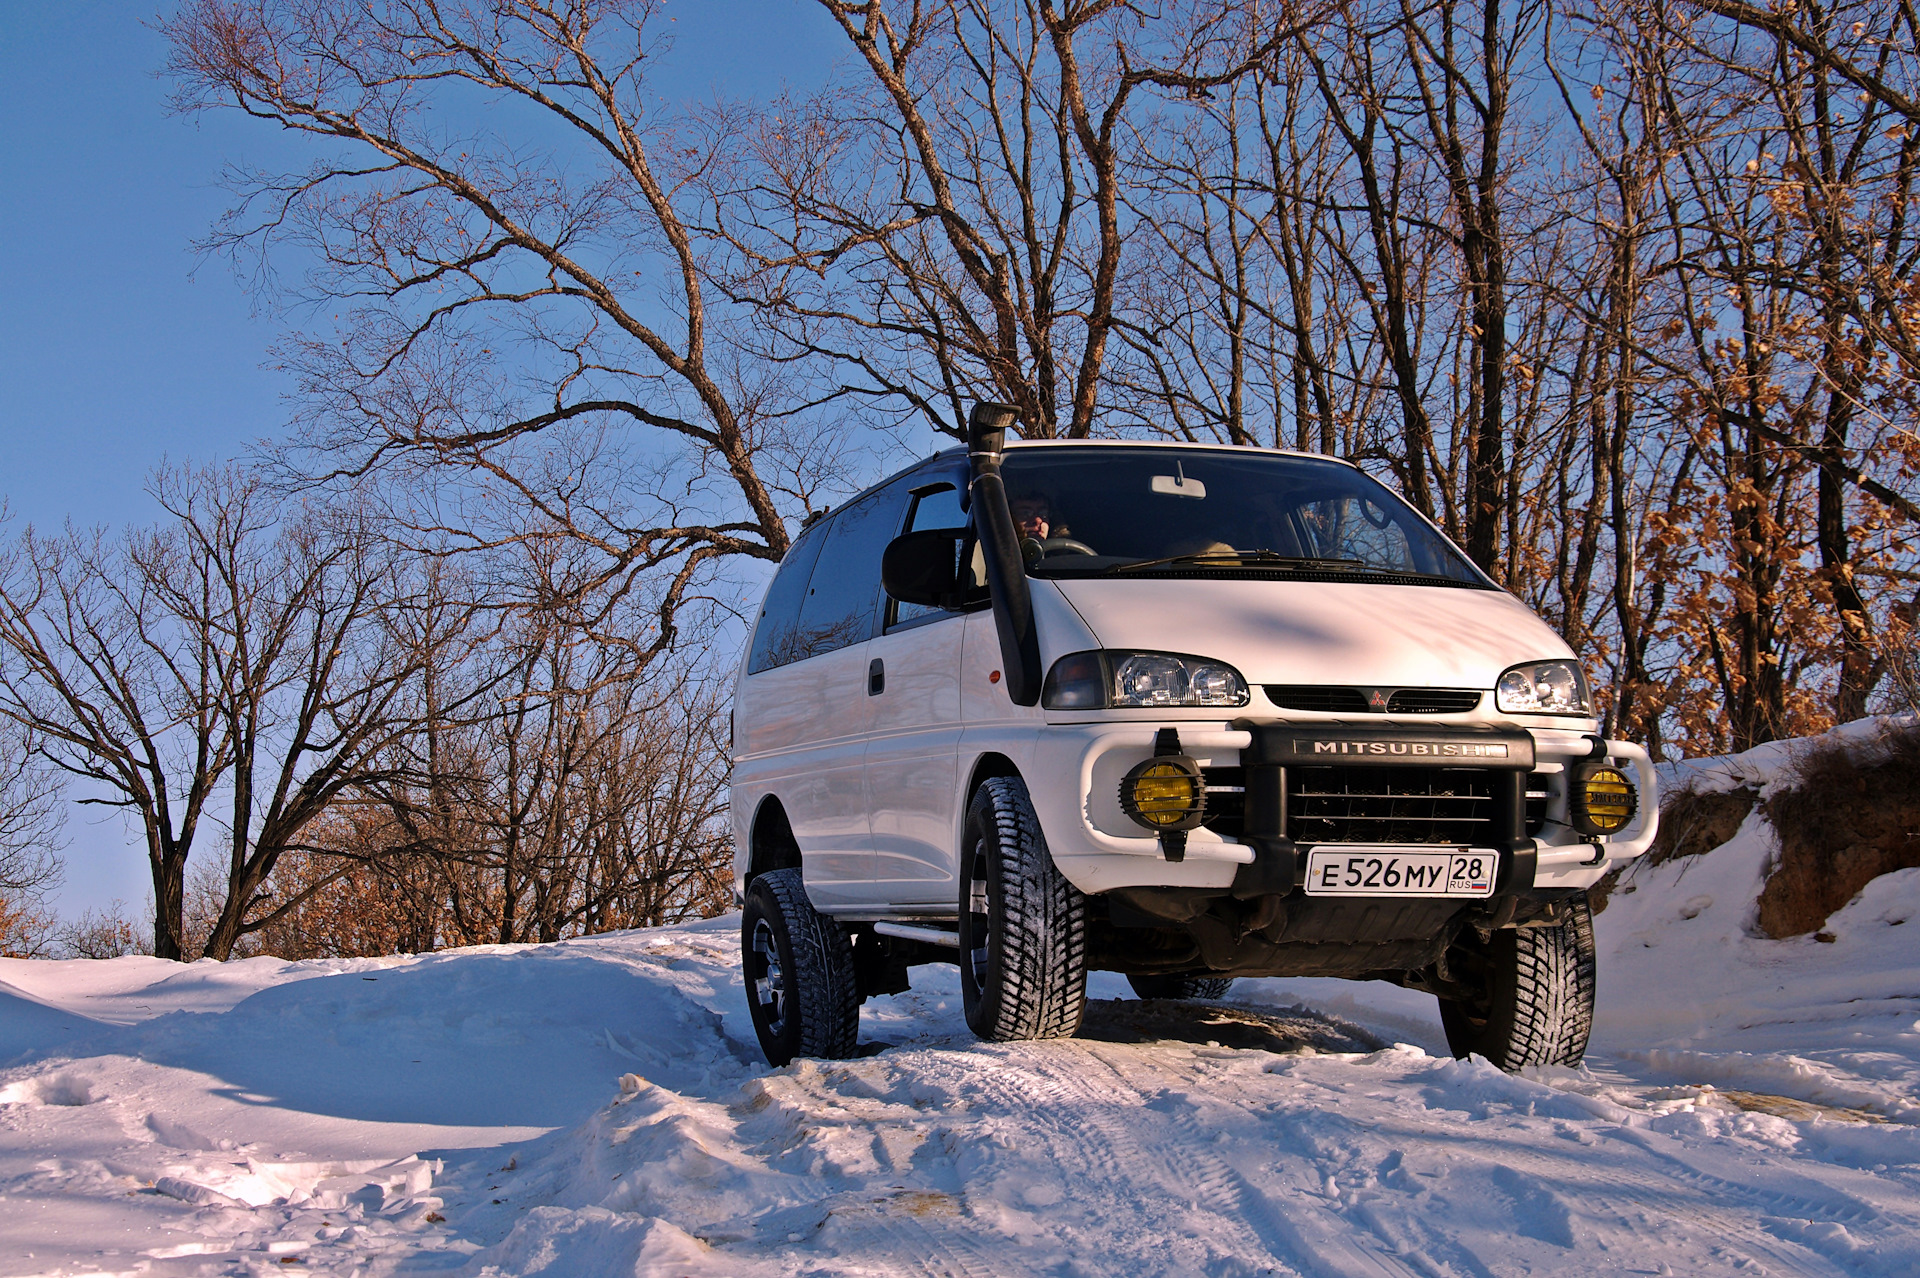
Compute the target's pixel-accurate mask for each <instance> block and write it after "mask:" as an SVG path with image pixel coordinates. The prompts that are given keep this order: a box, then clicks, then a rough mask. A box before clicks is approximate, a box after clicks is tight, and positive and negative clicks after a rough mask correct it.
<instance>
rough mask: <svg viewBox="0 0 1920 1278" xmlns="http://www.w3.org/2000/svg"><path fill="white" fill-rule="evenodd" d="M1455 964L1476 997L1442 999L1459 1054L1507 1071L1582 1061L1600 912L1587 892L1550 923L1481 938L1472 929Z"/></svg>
mask: <svg viewBox="0 0 1920 1278" xmlns="http://www.w3.org/2000/svg"><path fill="white" fill-rule="evenodd" d="M1448 962H1449V965H1450V966H1451V967H1453V968H1454V969H1455V971H1456V973H1457V974H1458V976H1459V977H1460V978H1462V979H1463V980H1464V981H1465V983H1466V984H1468V985H1469V987H1471V988H1474V989H1475V995H1476V996H1475V997H1473V998H1471V999H1447V998H1442V999H1441V1000H1440V1021H1441V1024H1442V1025H1444V1026H1445V1027H1446V1031H1447V1046H1448V1047H1450V1048H1452V1049H1453V1054H1454V1055H1455V1056H1460V1057H1465V1056H1468V1055H1471V1054H1474V1053H1478V1054H1479V1055H1481V1056H1484V1057H1486V1058H1487V1059H1488V1060H1490V1061H1492V1062H1493V1063H1494V1064H1495V1065H1498V1066H1499V1067H1500V1068H1501V1069H1504V1070H1517V1069H1521V1068H1523V1067H1525V1066H1528V1065H1578V1064H1579V1063H1580V1058H1581V1057H1583V1056H1585V1055H1586V1052H1587V1035H1588V1034H1589V1033H1590V1032H1591V1031H1592V1029H1593V1002H1594V987H1595V972H1594V966H1595V965H1594V950H1593V913H1592V911H1591V910H1590V909H1589V908H1588V906H1587V901H1586V898H1585V897H1577V898H1575V899H1574V900H1573V901H1570V902H1569V903H1568V907H1567V915H1566V917H1565V918H1564V919H1562V920H1561V921H1560V922H1559V923H1557V924H1555V925H1553V926H1551V927H1522V928H1508V929H1505V930H1502V931H1498V932H1495V933H1494V934H1493V936H1492V937H1491V938H1490V939H1489V940H1487V941H1484V942H1483V941H1481V940H1480V939H1479V938H1478V937H1476V936H1475V935H1474V934H1473V933H1471V932H1469V933H1467V934H1466V935H1465V937H1463V938H1462V940H1461V941H1459V942H1456V943H1455V945H1454V947H1453V949H1452V951H1450V952H1449V954H1448Z"/></svg>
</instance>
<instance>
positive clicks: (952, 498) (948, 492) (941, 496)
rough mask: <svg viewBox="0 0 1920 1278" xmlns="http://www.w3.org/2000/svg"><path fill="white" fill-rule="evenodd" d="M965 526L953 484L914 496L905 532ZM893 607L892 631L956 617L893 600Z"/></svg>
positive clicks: (963, 515)
mask: <svg viewBox="0 0 1920 1278" xmlns="http://www.w3.org/2000/svg"><path fill="white" fill-rule="evenodd" d="M966 526H967V516H966V513H965V512H964V511H962V510H961V509H960V491H959V489H957V488H955V487H954V486H953V485H952V484H942V485H940V486H939V487H938V488H930V489H925V490H923V491H921V492H918V493H915V494H914V497H913V510H912V512H911V513H910V514H909V515H908V516H907V526H906V529H905V531H907V532H919V531H920V530H921V529H923V528H965V527H966ZM977 557H978V556H977V551H976V558H977ZM976 575H978V574H976ZM891 603H892V610H891V612H890V614H889V616H888V618H887V629H889V630H892V629H894V628H896V627H899V626H905V625H909V624H911V623H913V622H916V621H921V620H924V619H926V618H929V617H951V616H953V615H954V614H953V613H951V612H948V611H947V610H946V609H944V608H935V607H932V606H930V605H927V604H912V603H902V602H900V601H899V600H893V601H891Z"/></svg>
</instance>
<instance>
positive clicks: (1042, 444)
mask: <svg viewBox="0 0 1920 1278" xmlns="http://www.w3.org/2000/svg"><path fill="white" fill-rule="evenodd" d="M1007 448H1008V449H1009V450H1012V449H1015V448H1182V449H1194V448H1198V449H1201V450H1204V451H1208V452H1218V453H1273V454H1275V455H1277V456H1281V457H1311V458H1314V459H1316V460H1318V461H1330V462H1338V463H1340V464H1341V465H1342V466H1353V463H1352V462H1350V461H1348V460H1347V459H1346V458H1344V457H1333V456H1330V455H1328V454H1326V453H1316V452H1311V451H1308V450H1306V449H1301V448H1268V447H1266V446H1265V445H1263V444H1203V443H1198V442H1192V443H1190V442H1188V441H1187V440H1184V439H1010V440H1008V441H1007ZM966 455H967V449H966V446H965V445H964V444H956V445H954V446H953V447H951V448H943V449H941V450H940V451H939V452H937V453H930V454H928V455H927V457H926V458H925V459H924V460H925V461H934V460H936V459H938V458H942V457H965V456H966ZM1354 468H1355V469H1356V470H1357V469H1358V467H1354Z"/></svg>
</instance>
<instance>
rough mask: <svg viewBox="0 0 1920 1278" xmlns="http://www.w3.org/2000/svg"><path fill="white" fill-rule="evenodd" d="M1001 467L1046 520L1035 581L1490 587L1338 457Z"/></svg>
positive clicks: (1058, 461)
mask: <svg viewBox="0 0 1920 1278" xmlns="http://www.w3.org/2000/svg"><path fill="white" fill-rule="evenodd" d="M1004 470H1005V474H1006V478H1007V495H1008V499H1009V504H1010V505H1012V506H1014V507H1015V508H1016V510H1017V511H1018V512H1019V514H1024V515H1027V516H1031V517H1036V518H1038V519H1039V520H1041V521H1042V522H1043V523H1044V524H1045V525H1046V531H1045V532H1044V533H1042V534H1040V535H1039V538H1038V544H1037V546H1036V547H1035V554H1034V557H1033V558H1031V559H1030V560H1029V571H1031V572H1032V573H1034V574H1035V575H1036V576H1043V577H1082V576H1107V575H1115V576H1124V575H1129V574H1137V575H1143V576H1153V575H1156V574H1158V575H1162V576H1193V575H1207V574H1210V573H1229V574H1232V575H1236V576H1248V575H1253V576H1268V575H1272V576H1281V577H1284V576H1288V575H1297V574H1310V575H1313V576H1315V577H1320V578H1325V577H1327V576H1333V577H1336V578H1343V579H1348V580H1362V579H1365V578H1367V577H1369V576H1380V575H1388V576H1395V577H1398V578H1400V579H1401V580H1403V581H1408V582H1413V583H1418V584H1424V582H1425V581H1431V582H1432V583H1433V584H1436V585H1461V586H1484V585H1485V584H1486V583H1485V579H1484V578H1482V577H1481V576H1480V574H1479V573H1478V572H1477V571H1475V569H1474V568H1473V566H1472V565H1471V564H1469V563H1468V562H1467V561H1466V559H1465V557H1464V556H1462V555H1461V554H1460V553H1459V552H1458V551H1457V550H1455V549H1454V548H1453V546H1452V545H1451V544H1450V543H1449V542H1448V541H1447V540H1446V539H1445V538H1444V537H1442V536H1440V535H1439V534H1438V533H1436V532H1435V531H1434V530H1433V528H1432V527H1431V526H1430V525H1428V524H1427V522H1426V521H1425V520H1423V519H1421V518H1420V517H1419V515H1417V514H1415V513H1414V511H1413V510H1412V509H1411V508H1410V507H1409V506H1408V505H1407V504H1406V503H1405V502H1404V501H1402V500H1401V499H1400V498H1399V497H1397V496H1395V495H1394V494H1393V492H1391V491H1390V490H1389V489H1387V488H1386V487H1384V486H1383V485H1381V484H1380V483H1378V482H1377V481H1375V480H1373V479H1371V478H1369V477H1368V476H1366V475H1364V474H1362V473H1361V472H1359V471H1357V470H1355V469H1354V468H1353V467H1351V466H1346V465H1342V464H1340V463H1338V462H1333V461H1327V460H1322V459H1320V458H1315V457H1301V456H1295V455H1287V454H1279V453H1266V452H1256V451H1254V450H1252V449H1247V450H1240V449H1232V450H1228V449H1198V448H1195V449H1187V448H1164V447H1162V448H1115V447H1111V446H1108V447H1098V448H1076V447H1062V448H1031V449H1024V448H1022V449H1011V450H1009V451H1008V453H1007V457H1006V462H1005V466H1004ZM1019 514H1017V515H1016V517H1019ZM1163 561H1172V562H1163ZM1136 565H1137V567H1136ZM1423 579H1424V580H1423Z"/></svg>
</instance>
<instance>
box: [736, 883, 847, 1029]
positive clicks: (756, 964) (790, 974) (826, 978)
mask: <svg viewBox="0 0 1920 1278" xmlns="http://www.w3.org/2000/svg"><path fill="white" fill-rule="evenodd" d="M740 965H741V969H742V971H743V972H744V973H745V975H746V979H747V1006H748V1008H749V1010H750V1011H751V1012H752V1014H753V1029H754V1032H755V1033H756V1034H758V1035H759V1037H760V1050H761V1051H763V1052H765V1053H766V1054H767V1059H768V1060H769V1061H771V1062H772V1063H773V1064H775V1065H785V1064H788V1063H789V1062H791V1061H792V1060H793V1059H794V1058H795V1057H798V1056H817V1057H823V1058H826V1059H829V1060H837V1059H841V1058H844V1057H848V1056H852V1055H853V1053H854V1048H855V1046H856V1045H857V1044H858V1042H859V1039H860V993H859V990H858V988H857V984H856V982H855V979H854V968H853V943H852V942H851V941H850V940H849V939H848V937H847V930H846V928H844V927H842V926H841V925H840V924H839V923H837V922H835V921H834V920H833V919H830V918H828V917H827V916H826V915H824V914H822V913H820V912H819V911H818V910H816V909H814V908H813V903H812V902H811V901H809V900H808V899H807V889H806V886H805V885H804V884H803V883H802V882H801V880H800V871H799V870H797V869H786V870H769V871H767V872H766V873H765V874H762V875H760V876H759V877H757V878H756V879H754V881H753V884H752V885H751V886H750V887H748V888H747V904H746V911H745V913H743V914H742V915H741V919H740Z"/></svg>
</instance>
